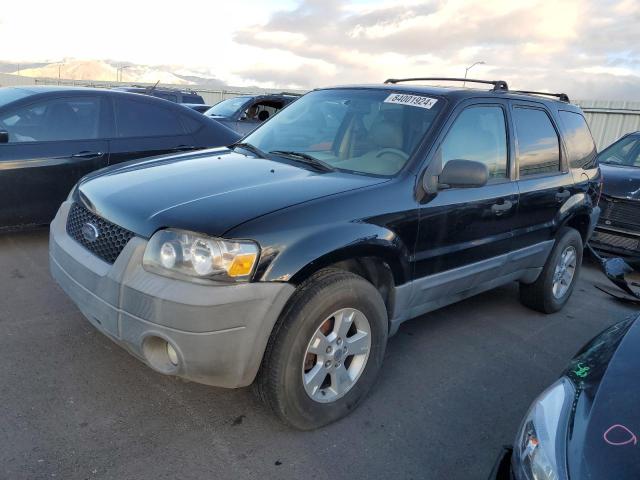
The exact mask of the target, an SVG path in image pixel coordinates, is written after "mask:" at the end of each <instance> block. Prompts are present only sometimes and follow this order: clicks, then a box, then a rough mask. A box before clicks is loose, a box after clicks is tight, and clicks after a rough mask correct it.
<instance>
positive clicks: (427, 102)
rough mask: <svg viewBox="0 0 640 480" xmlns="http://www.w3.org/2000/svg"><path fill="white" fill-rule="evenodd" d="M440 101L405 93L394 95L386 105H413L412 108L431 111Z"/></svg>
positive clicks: (387, 99) (388, 98) (387, 100)
mask: <svg viewBox="0 0 640 480" xmlns="http://www.w3.org/2000/svg"><path fill="white" fill-rule="evenodd" d="M437 101H438V100H437V99H435V98H429V97H423V96H421V95H407V94H405V93H392V94H391V95H389V96H388V97H387V98H386V99H385V100H384V103H398V104H400V105H411V106H412V107H420V108H426V109H427V110H429V109H431V107H433V106H434V105H435V104H436V102H437Z"/></svg>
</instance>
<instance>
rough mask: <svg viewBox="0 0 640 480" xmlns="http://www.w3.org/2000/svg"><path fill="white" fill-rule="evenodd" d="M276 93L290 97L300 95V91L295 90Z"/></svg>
mask: <svg viewBox="0 0 640 480" xmlns="http://www.w3.org/2000/svg"><path fill="white" fill-rule="evenodd" d="M277 95H291V96H292V97H301V96H302V93H296V92H280V93H279V94H277Z"/></svg>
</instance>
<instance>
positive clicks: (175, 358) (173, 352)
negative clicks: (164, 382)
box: [167, 342, 178, 365]
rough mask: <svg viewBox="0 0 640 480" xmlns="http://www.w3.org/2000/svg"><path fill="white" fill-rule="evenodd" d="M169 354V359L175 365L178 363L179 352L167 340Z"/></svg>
mask: <svg viewBox="0 0 640 480" xmlns="http://www.w3.org/2000/svg"><path fill="white" fill-rule="evenodd" d="M167 356H168V357H169V361H170V362H171V363H173V364H174V365H178V352H176V349H175V348H173V345H171V344H170V343H168V342H167Z"/></svg>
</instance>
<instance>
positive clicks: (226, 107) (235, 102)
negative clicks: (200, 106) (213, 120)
mask: <svg viewBox="0 0 640 480" xmlns="http://www.w3.org/2000/svg"><path fill="white" fill-rule="evenodd" d="M249 98H250V97H236V98H230V99H228V100H223V101H221V102H220V103H216V104H215V105H214V106H213V107H211V108H210V109H209V110H207V111H206V112H204V114H205V115H209V116H212V115H218V116H220V117H230V116H232V115H233V114H234V113H236V112H237V111H238V109H239V108H240V107H242V106H243V105H244V104H245V103H246V102H247V100H249Z"/></svg>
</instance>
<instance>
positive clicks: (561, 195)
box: [556, 190, 571, 202]
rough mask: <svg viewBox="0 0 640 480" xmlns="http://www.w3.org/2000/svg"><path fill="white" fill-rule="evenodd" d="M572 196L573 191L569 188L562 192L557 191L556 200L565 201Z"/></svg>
mask: <svg viewBox="0 0 640 480" xmlns="http://www.w3.org/2000/svg"><path fill="white" fill-rule="evenodd" d="M570 196H571V192H570V191H569V190H563V191H561V192H558V193H556V200H557V201H558V202H564V201H565V200H566V199H567V198H569V197H570Z"/></svg>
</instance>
